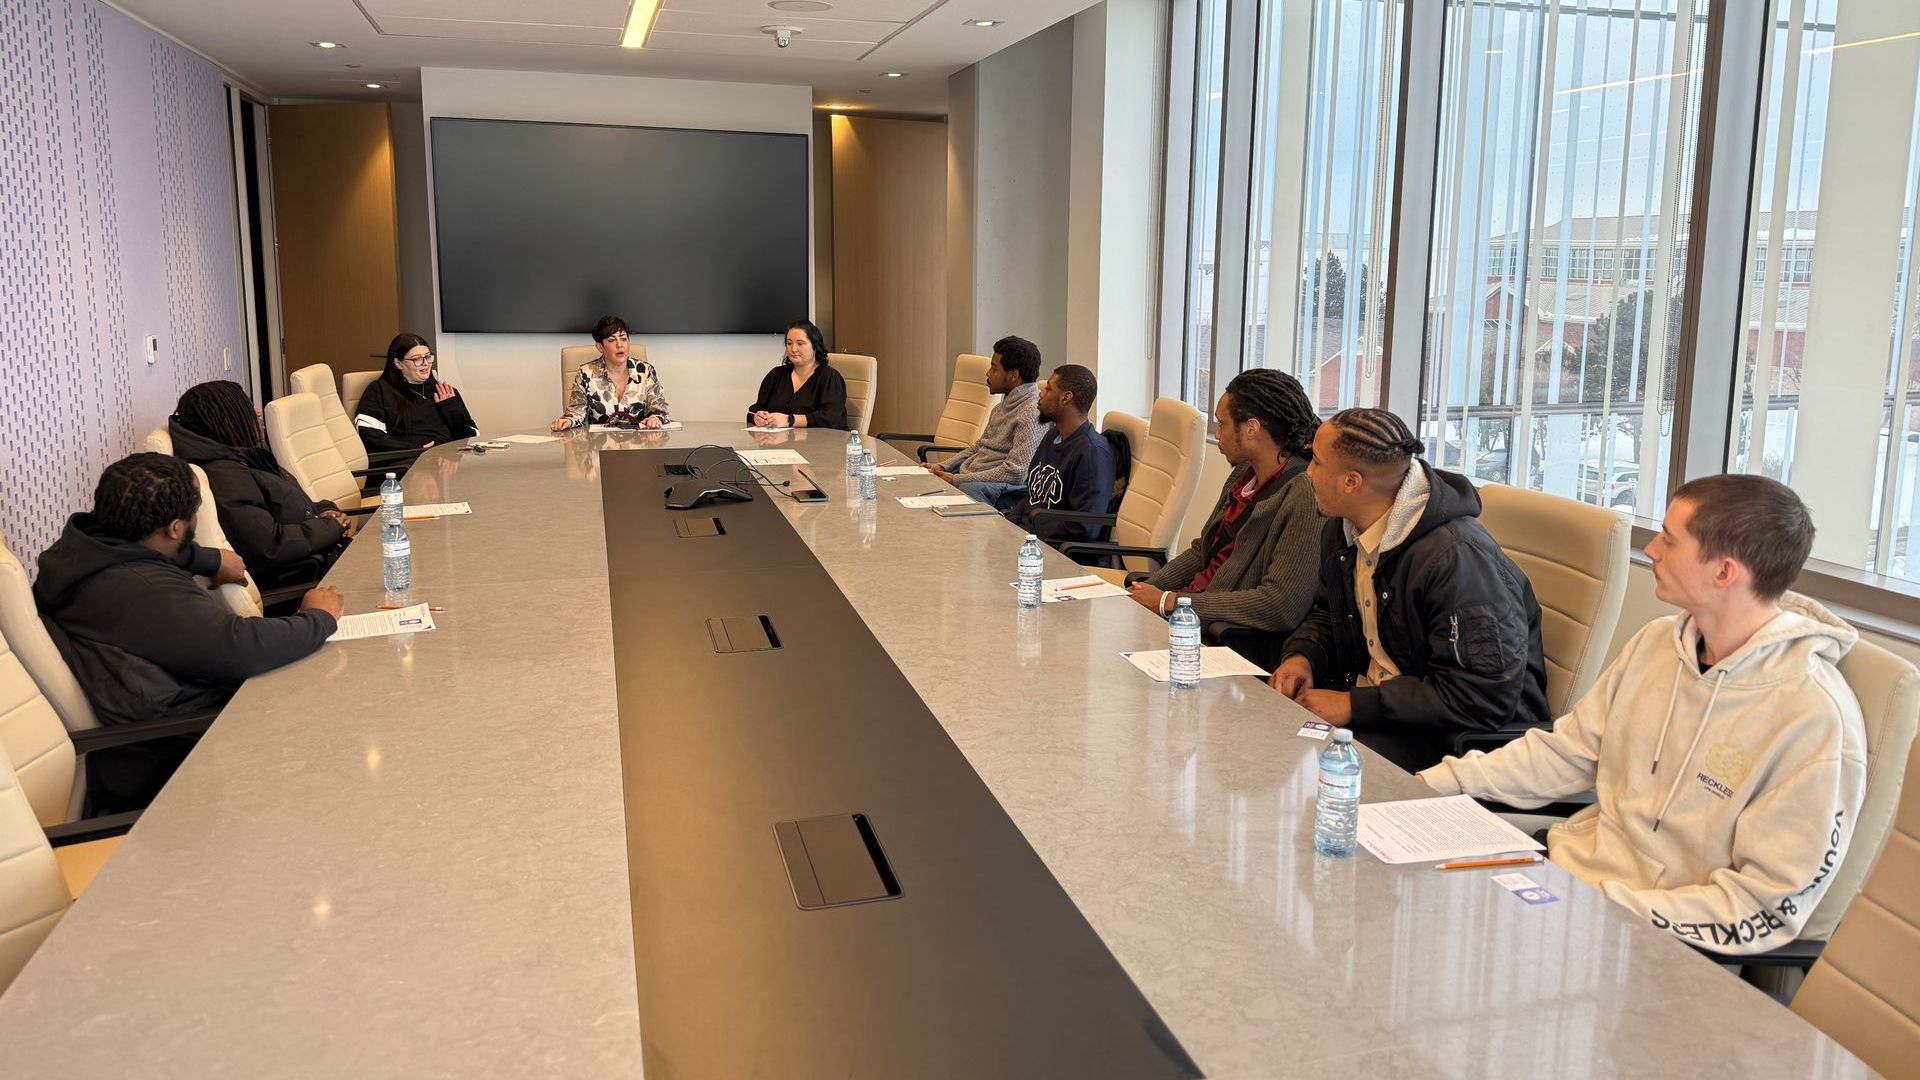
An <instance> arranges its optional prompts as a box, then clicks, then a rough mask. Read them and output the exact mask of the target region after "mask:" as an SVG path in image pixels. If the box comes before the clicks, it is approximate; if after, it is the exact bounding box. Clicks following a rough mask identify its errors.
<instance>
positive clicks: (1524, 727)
mask: <svg viewBox="0 0 1920 1080" xmlns="http://www.w3.org/2000/svg"><path fill="white" fill-rule="evenodd" d="M1539 726H1541V725H1539V724H1504V725H1502V726H1500V727H1497V728H1495V729H1493V730H1492V731H1463V732H1461V733H1460V734H1458V735H1455V736H1454V737H1453V752H1454V753H1455V754H1464V753H1466V752H1467V751H1469V750H1487V751H1493V750H1498V749H1500V748H1501V747H1503V746H1505V745H1507V744H1508V743H1510V742H1512V741H1513V740H1515V739H1518V738H1521V737H1523V736H1525V735H1526V733H1527V732H1529V731H1532V730H1533V729H1534V728H1536V727H1539Z"/></svg>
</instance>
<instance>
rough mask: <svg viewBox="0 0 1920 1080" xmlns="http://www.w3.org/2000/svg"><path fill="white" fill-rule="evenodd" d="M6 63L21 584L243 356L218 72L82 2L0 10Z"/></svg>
mask: <svg viewBox="0 0 1920 1080" xmlns="http://www.w3.org/2000/svg"><path fill="white" fill-rule="evenodd" d="M0 55H4V56H5V57H6V58H7V63H6V64H5V65H0V124H4V129H5V137H4V143H3V144H0V532H4V533H5V534H6V537H7V542H8V545H9V546H10V547H12V548H13V550H14V552H15V553H16V554H18V555H19V556H20V557H21V558H22V560H23V561H25V562H26V563H27V564H28V565H29V566H31V565H32V564H33V561H34V559H35V557H36V556H37V555H38V554H39V553H40V551H41V550H42V549H43V548H45V547H46V546H47V545H48V544H49V543H51V542H52V541H53V539H54V537H56V536H57V535H58V534H59V530H60V527H61V524H62V523H63V522H64V521H65V519H66V516H67V515H68V514H70V513H72V512H74V511H75V510H83V509H86V508H87V506H88V505H89V504H90V503H91V502H92V495H93V484H94V481H95V479H97V478H98V476H99V474H100V470H101V469H102V468H104V467H105V466H106V465H107V463H109V462H111V461H113V460H115V459H116V458H119V457H121V456H123V455H125V454H128V453H131V452H132V451H134V450H136V449H139V448H140V443H141V441H142V439H144V437H145V434H146V432H147V430H148V429H150V428H152V427H153V426H155V425H156V424H159V423H161V422H162V421H164V419H165V418H166V416H167V414H168V413H170V412H172V410H173V403H174V401H175V400H176V399H177V398H178V396H179V393H180V391H181V390H182V389H184V388H186V387H188V386H191V385H192V384H194V383H196V382H200V381H203V380H206V379H214V378H221V377H223V376H225V377H235V378H238V377H241V369H243V368H244V366H245V364H244V361H243V359H242V358H243V357H244V355H245V353H244V349H243V347H242V345H243V343H242V338H241V326H240V300H239V277H238V271H237V269H236V258H237V256H236V253H235V242H236V241H235V237H236V226H235V219H234V196H233V164H232V158H231V154H230V150H229V147H228V141H227V107H226V97H225V90H224V87H223V82H224V78H223V76H222V74H221V72H220V71H219V69H218V68H216V67H214V66H213V65H211V64H209V63H207V62H206V61H205V60H203V59H201V58H200V57H198V56H196V55H194V54H193V53H191V52H188V51H187V50H185V49H182V48H180V47H179V46H178V45H175V44H174V43H173V42H171V41H168V40H165V39H163V38H161V37H159V36H157V35H155V34H154V33H152V32H151V31H149V30H148V29H146V28H145V27H143V26H141V25H139V24H138V23H136V22H134V21H133V20H131V19H129V18H127V17H126V16H124V15H121V14H120V13H119V12H117V11H114V10H113V9H111V8H109V7H106V6H105V5H102V4H99V3H96V2H95V0H4V2H0ZM148 334H152V335H155V336H157V337H158V338H159V339H160V350H159V362H158V363H155V364H148V363H147V360H146V347H145V339H146V336H147V335H148ZM224 349H230V350H232V355H233V357H234V368H235V370H234V371H233V372H232V373H228V372H227V371H226V367H225V363H226V362H225V358H224V357H223V355H222V350H224Z"/></svg>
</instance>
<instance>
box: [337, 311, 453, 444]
mask: <svg viewBox="0 0 1920 1080" xmlns="http://www.w3.org/2000/svg"><path fill="white" fill-rule="evenodd" d="M353 423H354V426H355V427H356V428H358V429H359V430H360V441H361V442H362V443H365V444H366V447H367V452H368V453H370V454H379V453H388V452H391V451H394V450H425V449H426V448H427V447H429V446H437V445H439V444H440V443H443V442H447V441H449V440H452V439H464V438H467V437H468V436H470V435H478V434H479V433H480V429H479V428H478V427H476V426H475V425H474V422H473V416H472V415H471V414H469V413H468V412H467V403H466V402H464V401H462V400H460V391H458V390H455V389H454V388H453V386H452V385H451V384H449V383H443V382H441V381H440V380H438V379H436V378H434V377H433V347H432V346H431V345H428V344H427V339H425V338H423V337H421V336H420V335H418V334H401V335H399V336H398V337H396V338H394V339H393V341H392V343H390V344H389V345H388V346H387V368H386V370H385V371H383V372H381V373H380V377H379V378H378V379H375V380H374V381H373V382H372V383H371V384H369V385H368V386H367V391H366V393H365V394H364V395H362V396H361V398H360V405H359V407H358V409H357V411H356V413H355V415H354V418H353Z"/></svg>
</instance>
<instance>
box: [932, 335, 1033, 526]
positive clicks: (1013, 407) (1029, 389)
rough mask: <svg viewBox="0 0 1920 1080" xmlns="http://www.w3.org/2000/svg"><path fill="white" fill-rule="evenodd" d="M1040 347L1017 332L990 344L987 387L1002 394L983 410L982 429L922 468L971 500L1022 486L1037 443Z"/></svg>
mask: <svg viewBox="0 0 1920 1080" xmlns="http://www.w3.org/2000/svg"><path fill="white" fill-rule="evenodd" d="M1039 377H1040V349H1039V346H1036V345H1035V344H1034V343H1033V342H1031V341H1028V340H1027V339H1026V338H1020V337H1003V338H1001V339H1000V340H999V341H996V342H994V343H993V363H992V364H991V365H990V366H989V367H988V368H987V389H988V390H989V391H991V392H993V393H995V394H999V395H1002V396H1001V398H1000V402H999V404H997V405H995V406H994V407H993V411H992V412H989V413H988V414H987V427H986V430H984V431H982V432H981V433H980V437H979V438H978V439H975V440H974V442H973V445H972V446H969V447H967V448H966V449H965V450H962V451H960V452H959V453H958V454H955V455H954V456H953V457H950V458H948V459H947V460H946V461H943V462H939V463H937V464H933V465H929V466H927V471H928V472H930V473H932V474H933V475H935V476H937V477H939V478H940V479H942V480H945V481H946V482H947V483H949V484H952V485H953V486H954V487H957V488H959V489H960V490H961V491H962V492H963V493H965V494H967V495H970V496H972V497H973V498H974V499H975V500H977V501H979V502H983V503H987V504H989V505H992V504H993V503H994V502H995V500H997V499H999V498H1000V497H1001V496H1003V495H1005V494H1007V493H1008V492H1012V491H1019V490H1020V489H1022V488H1024V487H1026V486H1027V464H1028V463H1029V462H1031V461H1032V460H1033V452H1034V451H1035V450H1037V449H1039V447H1040V433H1041V430H1042V429H1043V428H1045V427H1046V425H1045V424H1042V423H1041V422H1040V411H1039V408H1038V403H1039V401H1040V387H1039V385H1038V384H1037V383H1036V382H1035V380H1037V379H1038V378H1039Z"/></svg>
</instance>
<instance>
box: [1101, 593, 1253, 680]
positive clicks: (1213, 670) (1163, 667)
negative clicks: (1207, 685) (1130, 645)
mask: <svg viewBox="0 0 1920 1080" xmlns="http://www.w3.org/2000/svg"><path fill="white" fill-rule="evenodd" d="M1088 591H1089V592H1091V591H1092V590H1088ZM1120 655H1121V656H1124V657H1126V658H1127V662H1128V663H1130V664H1132V665H1133V666H1134V667H1137V668H1139V669H1140V670H1141V671H1144V672H1146V673H1147V674H1148V675H1150V676H1152V678H1153V681H1154V682H1171V681H1172V679H1173V677H1172V673H1171V672H1170V671H1169V669H1168V666H1167V665H1168V663H1169V661H1168V659H1167V650H1165V649H1156V650H1154V651H1152V652H1130V653H1121V654H1120ZM1232 675H1252V676H1253V677H1255V678H1258V679H1264V678H1266V677H1267V673H1266V672H1264V671H1261V670H1260V668H1259V665H1257V664H1255V663H1253V662H1252V661H1250V660H1248V659H1247V658H1246V657H1244V656H1241V655H1240V654H1239V653H1237V652H1234V651H1233V650H1232V649H1229V648H1226V647H1225V646H1221V645H1205V646H1202V647H1201V649H1200V677H1201V678H1203V679H1224V678H1227V677H1228V676H1232Z"/></svg>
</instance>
